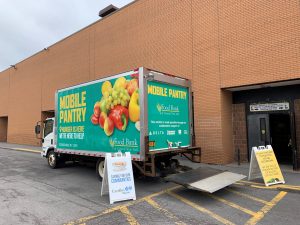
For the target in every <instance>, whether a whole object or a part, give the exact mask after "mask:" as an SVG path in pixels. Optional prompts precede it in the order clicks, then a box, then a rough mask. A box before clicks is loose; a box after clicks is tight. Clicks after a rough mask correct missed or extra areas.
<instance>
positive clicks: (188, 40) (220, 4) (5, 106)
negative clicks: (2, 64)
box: [0, 0, 300, 163]
mask: <svg viewBox="0 0 300 225" xmlns="http://www.w3.org/2000/svg"><path fill="white" fill-rule="evenodd" d="M299 26H300V13H299V1H297V0H290V1H283V0H282V1H281V0H279V1H274V2H272V4H270V3H269V2H268V1H259V0H240V1H233V0H230V1H228V0H219V1H209V0H206V1H195V0H164V1H161V0H151V1H150V0H139V1H135V2H134V3H132V4H130V5H129V6H127V7H125V8H123V9H122V10H120V11H118V12H116V13H114V14H113V15H112V16H108V17H106V18H104V19H102V20H100V21H98V22H96V23H94V24H92V25H90V26H89V27H87V28H85V29H83V30H81V31H80V32H77V33H75V34H74V35H72V36H70V37H68V38H66V39H64V40H62V41H60V42H58V43H56V44H55V45H53V46H50V48H49V49H48V50H43V51H41V52H39V53H37V54H36V55H34V56H32V57H30V58H28V59H26V60H24V61H22V62H20V63H17V65H16V66H17V69H13V68H10V69H7V70H5V71H3V72H1V73H0V116H7V115H8V141H9V142H11V143H20V144H34V145H38V144H39V141H38V140H36V139H35V135H34V133H33V128H34V125H35V123H36V121H38V120H41V117H42V112H43V111H51V110H54V93H55V90H57V89H59V88H62V87H66V86H70V85H73V84H77V83H81V82H85V81H89V80H93V79H97V78H101V77H103V76H107V75H111V74H116V73H119V72H123V71H128V70H131V69H133V68H136V67H138V66H145V67H148V68H151V69H155V70H158V71H162V72H166V73H170V74H174V75H179V76H183V77H186V78H188V79H191V80H192V87H193V90H194V96H195V99H194V103H195V132H196V144H197V145H199V146H201V148H202V161H204V162H209V163H228V162H231V161H232V160H233V156H234V145H233V135H232V132H233V131H232V126H233V125H232V122H231V117H232V106H231V105H232V97H231V93H229V92H227V91H224V90H222V88H227V87H232V86H240V85H246V84H254V83H264V82H270V81H277V80H286V79H295V78H299V76H300V63H299V62H300V61H299V60H300V56H299V47H300V41H299V39H300V38H299V34H300V33H299V30H300V29H299ZM2 81H3V82H2ZM3 96H4V97H3Z"/></svg>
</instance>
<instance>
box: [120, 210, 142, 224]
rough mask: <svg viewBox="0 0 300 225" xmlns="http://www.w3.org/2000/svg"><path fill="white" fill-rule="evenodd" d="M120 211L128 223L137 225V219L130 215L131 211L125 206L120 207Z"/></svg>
mask: <svg viewBox="0 0 300 225" xmlns="http://www.w3.org/2000/svg"><path fill="white" fill-rule="evenodd" d="M120 211H121V213H122V214H123V215H124V216H125V217H126V219H127V221H128V223H129V224H130V225H139V223H138V221H137V220H136V218H135V217H134V216H133V215H132V213H131V212H130V211H129V209H128V208H127V207H122V208H121V209H120Z"/></svg>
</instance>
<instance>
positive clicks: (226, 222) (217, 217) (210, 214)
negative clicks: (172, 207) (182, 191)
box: [167, 191, 234, 225]
mask: <svg viewBox="0 0 300 225" xmlns="http://www.w3.org/2000/svg"><path fill="white" fill-rule="evenodd" d="M167 194H169V195H171V196H173V197H174V198H176V199H178V200H180V201H182V202H184V203H185V204H187V205H189V206H191V207H193V208H194V209H196V210H198V211H200V212H202V213H206V214H208V215H209V216H211V217H212V218H214V219H216V220H218V221H219V222H221V223H223V224H226V225H234V223H232V222H230V221H229V220H226V219H225V218H223V217H221V216H219V215H217V214H215V213H213V212H212V211H210V210H208V209H206V208H203V207H201V206H200V205H197V204H196V203H194V202H191V201H190V200H188V199H186V198H184V197H181V196H180V195H178V194H175V193H174V192H172V191H167Z"/></svg>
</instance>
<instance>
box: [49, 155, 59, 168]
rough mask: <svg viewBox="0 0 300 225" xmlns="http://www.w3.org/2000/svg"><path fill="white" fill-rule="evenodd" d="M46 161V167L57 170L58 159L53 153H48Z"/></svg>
mask: <svg viewBox="0 0 300 225" xmlns="http://www.w3.org/2000/svg"><path fill="white" fill-rule="evenodd" d="M47 160H48V165H49V166H50V167H51V168H52V169H55V168H57V165H58V157H57V154H56V153H55V152H54V151H50V152H49V154H48V157H47Z"/></svg>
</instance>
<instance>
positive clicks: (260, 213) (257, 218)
mask: <svg viewBox="0 0 300 225" xmlns="http://www.w3.org/2000/svg"><path fill="white" fill-rule="evenodd" d="M286 194H287V192H285V191H281V192H280V193H279V194H278V195H276V196H275V197H274V198H273V199H272V200H271V201H270V202H269V204H267V205H264V206H263V207H262V208H261V209H260V210H259V211H258V212H257V213H255V215H254V216H253V217H252V218H250V219H249V220H248V221H247V222H246V224H245V225H255V224H257V223H258V222H259V221H260V220H261V219H262V218H263V217H264V216H265V215H266V214H267V213H268V212H269V211H270V210H271V209H272V208H273V207H274V206H275V205H277V204H278V202H279V201H280V200H281V199H282V198H283V197H284V196H285V195H286Z"/></svg>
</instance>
